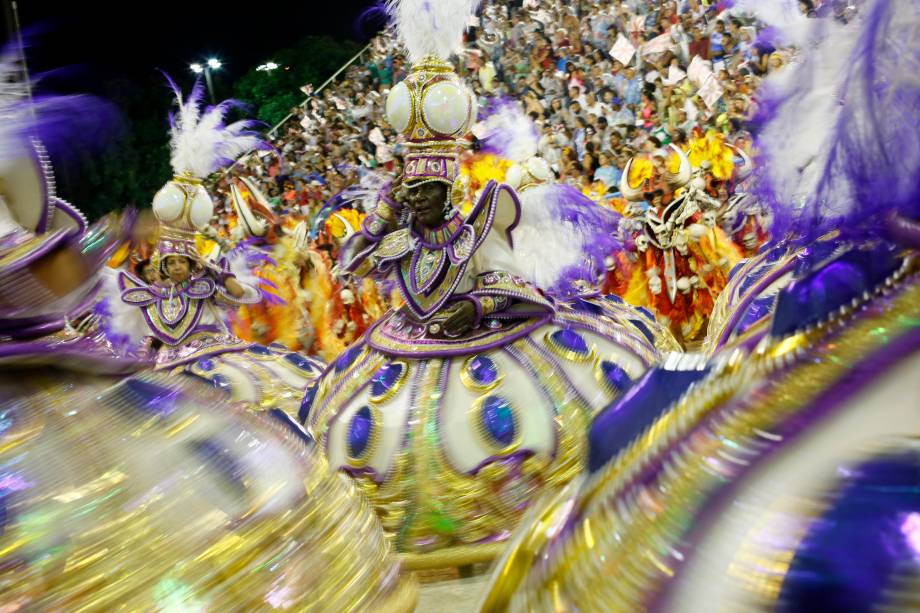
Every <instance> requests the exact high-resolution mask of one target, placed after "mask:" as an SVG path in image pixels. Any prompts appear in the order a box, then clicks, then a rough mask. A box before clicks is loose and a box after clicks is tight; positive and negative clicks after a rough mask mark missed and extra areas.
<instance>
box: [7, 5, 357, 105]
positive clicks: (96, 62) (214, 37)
mask: <svg viewBox="0 0 920 613" xmlns="http://www.w3.org/2000/svg"><path fill="white" fill-rule="evenodd" d="M3 2H4V0H0V4H3ZM249 4H250V5H251V7H252V8H250V9H249V10H246V11H243V10H236V9H232V8H231V7H234V6H236V5H237V4H236V3H233V2H230V1H229V0H223V1H222V2H215V1H211V0H187V1H186V2H176V1H174V0H147V1H132V0H126V1H125V2H121V3H114V2H98V1H89V2H79V1H76V0H69V1H63V0H19V5H20V6H19V13H20V19H21V21H22V25H23V30H24V31H25V32H26V33H27V34H28V35H29V39H30V41H31V42H30V46H31V48H30V49H29V51H28V54H29V56H30V60H29V61H30V65H31V66H32V67H33V69H34V70H36V71H39V72H43V71H48V70H51V69H60V68H64V69H65V70H63V71H61V73H60V75H59V76H56V77H54V79H55V81H63V82H64V84H63V85H60V84H58V83H55V87H56V89H60V88H61V87H64V88H65V89H67V90H71V91H81V90H82V91H90V92H92V91H94V84H96V83H99V82H100V81H101V80H103V79H108V78H111V77H138V78H142V79H143V78H145V77H147V78H149V75H150V74H151V73H154V72H155V70H156V69H157V68H160V69H163V70H166V71H167V72H169V73H170V74H173V75H175V76H176V77H177V78H180V79H183V78H184V77H190V76H191V74H190V71H189V69H188V65H189V64H190V63H192V62H196V61H197V62H202V61H204V60H206V59H207V58H208V57H212V56H214V57H218V58H220V59H221V60H222V61H223V62H224V70H225V72H224V73H223V74H219V73H217V74H215V80H216V84H217V88H218V90H220V89H223V88H226V89H227V90H229V86H230V83H231V82H232V80H233V79H234V78H235V77H238V76H240V75H242V74H243V73H245V72H246V70H248V69H249V68H252V67H253V66H256V65H258V64H261V63H263V62H265V61H268V60H270V59H271V57H270V56H271V54H272V52H273V51H275V50H278V49H283V48H285V47H287V46H289V45H291V44H292V43H294V42H296V41H297V40H299V39H301V38H302V37H304V36H307V35H311V34H317V35H322V34H326V35H329V36H332V37H334V38H350V39H353V40H359V41H364V40H367V39H368V38H369V37H370V36H371V35H373V33H374V24H373V22H372V23H370V24H364V25H363V27H362V25H361V24H360V23H359V17H360V15H361V14H362V13H363V12H364V11H365V10H366V9H367V8H368V7H369V6H371V5H372V4H373V0H333V1H331V2H314V1H312V0H300V1H299V2H291V1H287V0H274V1H270V2H254V3H249ZM3 34H4V36H5V35H6V32H4V33H3ZM221 93H225V94H229V93H230V92H229V91H225V92H221Z"/></svg>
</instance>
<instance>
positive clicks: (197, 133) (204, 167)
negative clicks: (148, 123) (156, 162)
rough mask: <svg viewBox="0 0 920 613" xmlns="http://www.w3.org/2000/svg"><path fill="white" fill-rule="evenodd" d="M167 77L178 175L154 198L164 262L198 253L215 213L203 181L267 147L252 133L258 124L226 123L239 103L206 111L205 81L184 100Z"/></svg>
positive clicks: (174, 165)
mask: <svg viewBox="0 0 920 613" xmlns="http://www.w3.org/2000/svg"><path fill="white" fill-rule="evenodd" d="M166 79H167V81H168V82H169V85H170V87H171V88H172V90H173V92H174V94H175V96H176V102H177V104H178V106H179V108H178V110H176V111H174V112H172V113H170V116H169V136H170V142H169V145H170V163H171V164H172V168H173V172H175V173H176V176H175V177H173V178H172V180H170V181H169V182H167V183H166V185H164V186H163V188H162V189H160V191H159V192H157V194H156V196H154V199H153V212H154V214H155V215H156V216H157V219H158V220H159V221H160V243H159V245H158V247H157V254H156V255H157V259H158V260H159V261H160V262H162V261H163V258H165V257H166V256H169V255H184V256H188V257H194V256H196V255H197V251H196V249H195V234H196V232H197V231H198V230H200V229H201V228H203V227H204V226H205V225H207V224H208V222H209V221H210V219H211V217H212V216H213V214H214V203H213V202H212V201H211V197H210V196H209V195H208V192H207V191H206V190H205V188H204V185H203V184H202V180H203V179H204V178H205V177H207V176H208V175H210V174H211V173H213V172H215V171H216V170H218V169H220V168H222V167H224V166H228V165H230V164H232V163H233V162H234V161H235V160H236V159H237V158H238V157H239V156H241V155H243V154H244V153H248V152H250V151H252V150H254V149H259V148H262V149H264V148H267V147H268V144H267V143H266V142H265V140H263V139H262V137H261V136H259V134H257V133H256V132H254V131H252V128H253V127H255V126H256V125H258V122H255V121H250V120H242V121H237V122H235V123H232V124H230V125H226V123H225V120H226V117H227V114H228V113H229V112H230V110H231V109H233V108H236V107H238V106H239V103H237V102H236V101H233V100H226V101H224V102H221V103H220V104H218V105H216V106H211V107H207V108H204V109H202V98H203V96H204V88H203V86H202V84H201V81H197V82H196V83H195V86H194V87H193V88H192V91H191V93H190V94H189V96H188V98H187V99H186V98H183V96H182V91H181V90H180V89H179V87H178V86H177V85H176V83H175V82H174V81H173V80H172V79H170V78H169V76H166Z"/></svg>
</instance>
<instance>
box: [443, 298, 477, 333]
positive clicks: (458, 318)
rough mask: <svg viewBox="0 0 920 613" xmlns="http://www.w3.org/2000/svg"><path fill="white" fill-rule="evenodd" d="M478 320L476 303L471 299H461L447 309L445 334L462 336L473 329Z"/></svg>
mask: <svg viewBox="0 0 920 613" xmlns="http://www.w3.org/2000/svg"><path fill="white" fill-rule="evenodd" d="M475 322H476V305H474V304H473V303H472V302H471V301H469V300H461V301H459V302H456V303H454V304H453V305H451V306H450V307H448V309H447V318H446V319H445V320H444V324H443V326H444V335H445V336H461V335H463V334H466V333H467V332H469V331H470V330H472V329H473V324H474V323H475Z"/></svg>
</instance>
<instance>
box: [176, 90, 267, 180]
mask: <svg viewBox="0 0 920 613" xmlns="http://www.w3.org/2000/svg"><path fill="white" fill-rule="evenodd" d="M170 85H171V86H172V88H173V91H174V92H175V95H176V101H177V102H178V105H179V109H178V111H176V112H175V113H174V114H173V115H172V116H171V117H170V143H169V145H170V151H171V155H170V163H171V164H172V168H173V172H175V173H176V174H177V175H181V174H190V175H192V176H193V177H197V178H199V179H204V178H205V177H207V176H208V175H210V174H211V173H213V172H215V171H216V170H218V169H220V168H223V167H225V166H229V165H231V164H232V163H233V162H234V161H235V160H236V159H237V158H238V157H240V156H241V155H243V154H245V153H249V152H250V151H252V150H254V149H264V148H266V146H267V145H266V143H265V141H264V140H263V139H262V137H261V136H260V135H259V134H258V133H256V132H254V131H252V128H253V127H254V126H255V124H256V122H253V121H250V120H244V121H237V122H234V123H232V124H230V125H225V124H224V120H225V118H226V116H227V113H228V112H229V111H230V109H232V108H234V107H235V106H236V103H235V102H234V101H232V100H225V101H224V102H221V103H220V104H218V105H216V106H213V107H208V108H206V109H204V110H202V98H203V95H204V88H203V87H202V85H201V82H198V83H196V84H195V87H194V88H193V89H192V92H191V93H190V94H189V96H188V98H187V99H183V96H182V92H181V91H180V90H179V88H178V87H177V86H176V85H175V83H173V82H172V81H170Z"/></svg>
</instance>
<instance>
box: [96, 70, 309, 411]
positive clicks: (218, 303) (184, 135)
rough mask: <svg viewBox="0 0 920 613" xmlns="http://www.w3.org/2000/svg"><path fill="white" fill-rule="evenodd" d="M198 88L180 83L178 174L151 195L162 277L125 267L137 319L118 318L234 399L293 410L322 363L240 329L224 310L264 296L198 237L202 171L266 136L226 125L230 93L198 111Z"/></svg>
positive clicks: (166, 357) (170, 365) (175, 128)
mask: <svg viewBox="0 0 920 613" xmlns="http://www.w3.org/2000/svg"><path fill="white" fill-rule="evenodd" d="M202 91H203V90H202V88H201V85H200V83H199V84H196V86H195V89H194V90H193V92H192V94H191V95H190V96H189V99H188V100H183V99H182V95H181V92H179V90H178V89H175V92H176V98H177V101H178V104H179V111H178V113H177V114H176V116H175V118H174V119H173V123H172V130H171V146H172V156H171V162H172V167H173V171H174V172H175V173H176V174H175V177H174V178H173V179H172V180H170V181H169V182H168V183H166V185H165V186H164V187H163V188H162V189H161V190H160V191H159V192H158V193H157V194H156V196H155V197H154V200H153V212H154V214H155V215H156V217H157V219H158V220H159V222H160V232H159V241H158V243H157V247H156V252H155V254H154V258H153V259H154V261H155V262H156V267H157V270H158V271H159V273H160V279H161V280H160V282H158V283H153V284H148V283H146V282H144V281H142V280H141V279H139V278H137V277H135V276H133V275H131V274H130V273H128V272H124V271H123V272H121V273H119V275H118V286H119V290H120V296H119V298H120V302H121V303H123V304H124V305H127V307H129V309H128V310H129V311H130V310H132V309H133V320H134V321H133V323H132V322H131V319H132V317H131V314H130V313H129V314H127V315H125V316H123V317H119V316H118V314H116V316H115V318H114V319H115V320H117V322H118V323H121V324H123V325H126V326H127V328H128V329H130V330H131V331H132V332H133V333H134V335H135V336H136V335H138V334H140V335H142V336H144V337H146V339H147V343H148V345H158V347H154V348H155V349H156V368H157V369H160V370H174V369H185V370H187V371H189V372H192V373H194V374H196V375H199V376H202V377H204V378H206V379H208V380H210V381H212V382H213V383H214V384H215V385H216V386H218V387H221V388H225V389H227V390H228V391H229V392H230V394H231V396H232V397H233V398H234V399H236V400H245V401H248V402H252V403H254V404H257V405H259V406H262V407H263V408H281V409H283V410H285V411H287V412H289V413H293V412H296V410H297V407H298V406H299V402H298V399H299V397H300V396H301V395H302V393H303V390H304V389H305V388H306V386H307V385H308V384H309V383H310V382H312V381H313V380H314V379H315V378H316V377H317V376H318V374H319V373H320V372H321V370H322V368H323V364H322V363H321V362H319V361H318V360H314V359H312V358H307V357H305V356H302V355H300V354H297V353H292V352H290V351H288V350H287V349H286V348H285V347H284V346H279V345H272V346H268V347H265V346H261V345H254V344H252V343H248V342H245V341H243V340H242V339H240V338H239V337H238V336H236V335H235V334H234V333H233V332H232V331H231V329H230V326H229V324H228V322H227V315H226V313H225V311H226V310H227V309H231V308H237V307H239V306H240V305H244V304H254V303H257V302H259V301H260V300H261V299H262V296H261V294H260V292H259V290H258V289H257V287H255V284H247V283H244V282H241V281H240V280H238V278H237V276H236V274H235V273H234V271H233V270H231V266H230V264H229V262H228V260H227V259H226V258H220V259H218V260H217V261H216V262H211V261H209V260H207V259H205V258H204V257H202V256H201V254H199V252H198V250H197V247H196V242H195V241H196V237H197V233H198V231H199V230H200V229H201V228H203V227H205V226H206V225H207V224H208V223H209V222H210V219H211V217H212V215H213V213H214V205H213V203H212V201H211V198H210V196H209V195H208V193H207V191H206V190H205V189H204V187H203V185H202V180H203V179H204V178H206V177H207V176H208V175H210V174H211V173H213V172H214V171H215V170H217V169H218V168H220V166H221V165H223V164H226V163H230V162H232V161H233V159H234V158H236V157H237V156H238V155H240V154H242V153H245V152H247V151H249V150H250V149H252V148H254V147H256V146H258V145H259V144H260V143H261V141H260V139H259V138H258V136H257V135H255V134H254V133H252V132H248V131H247V128H248V127H249V125H250V122H246V121H241V122H237V123H234V124H231V125H229V126H224V125H223V121H222V119H223V116H224V115H225V114H226V113H227V111H228V110H229V108H230V105H229V104H228V103H224V104H221V105H218V106H215V107H213V108H211V109H208V110H207V111H205V112H204V113H202V112H201V109H200V104H201V97H202ZM202 143H209V145H210V146H209V147H207V148H205V147H203V146H202ZM244 221H245V220H244ZM257 282H258V281H256V283H257ZM116 302H117V300H110V304H109V306H110V307H111V308H115V307H116V306H117V305H113V304H112V303H116ZM116 310H118V309H116ZM120 310H122V311H123V310H124V309H120ZM138 330H140V332H138Z"/></svg>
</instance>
